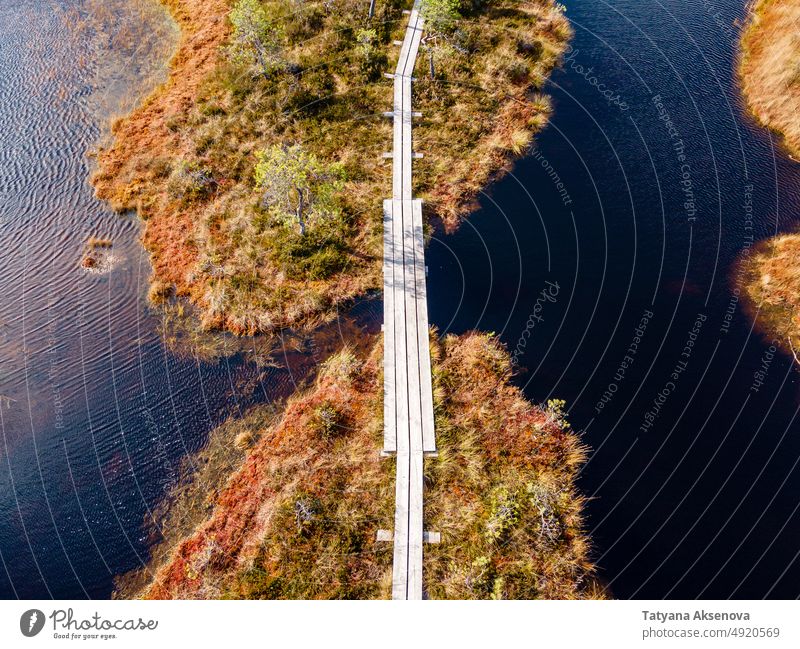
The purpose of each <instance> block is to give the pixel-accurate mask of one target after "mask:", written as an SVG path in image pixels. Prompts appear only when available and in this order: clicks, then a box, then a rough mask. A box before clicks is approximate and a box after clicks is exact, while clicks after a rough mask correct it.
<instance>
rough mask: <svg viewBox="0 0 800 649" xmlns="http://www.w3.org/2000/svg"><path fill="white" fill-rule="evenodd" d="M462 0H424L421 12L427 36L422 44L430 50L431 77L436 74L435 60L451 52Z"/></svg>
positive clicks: (429, 65)
mask: <svg viewBox="0 0 800 649" xmlns="http://www.w3.org/2000/svg"><path fill="white" fill-rule="evenodd" d="M460 7H461V3H460V0H423V2H422V7H421V13H422V17H423V18H424V19H425V31H426V34H425V37H424V38H423V39H422V45H423V47H425V49H426V50H427V52H428V67H429V71H430V77H431V79H433V78H434V77H435V76H436V75H435V71H434V61H435V60H436V59H445V58H447V57H448V56H449V55H450V54H451V52H450V50H451V47H450V43H449V41H450V38H451V36H452V34H453V31H454V30H455V27H456V24H457V23H458V21H459V19H460V18H461V12H460V11H459V9H460Z"/></svg>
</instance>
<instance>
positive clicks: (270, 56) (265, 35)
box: [228, 0, 286, 78]
mask: <svg viewBox="0 0 800 649" xmlns="http://www.w3.org/2000/svg"><path fill="white" fill-rule="evenodd" d="M230 21H231V26H232V27H233V34H232V36H231V42H230V45H229V46H228V53H229V55H230V56H231V58H232V59H233V60H234V61H236V62H237V63H244V64H251V65H253V64H254V65H257V66H258V68H259V71H260V72H261V74H263V75H264V77H265V78H269V76H270V75H272V74H273V73H274V72H277V71H279V70H281V69H283V68H284V67H286V62H285V61H284V59H283V57H282V56H281V48H280V41H281V34H280V32H279V31H278V29H276V28H275V27H274V26H272V25H271V24H270V21H269V19H268V18H267V12H266V11H264V7H262V6H261V4H260V3H259V1H258V0H238V2H237V3H236V4H235V5H234V7H233V9H232V10H231V13H230Z"/></svg>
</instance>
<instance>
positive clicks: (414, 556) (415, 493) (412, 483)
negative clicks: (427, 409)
mask: <svg viewBox="0 0 800 649" xmlns="http://www.w3.org/2000/svg"><path fill="white" fill-rule="evenodd" d="M422 481H423V476H422V449H414V450H412V452H411V455H410V470H409V487H408V490H409V503H408V547H407V552H408V582H407V584H408V586H407V589H408V591H407V595H406V597H407V599H422V533H423V530H422Z"/></svg>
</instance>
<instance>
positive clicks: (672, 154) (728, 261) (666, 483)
mask: <svg viewBox="0 0 800 649" xmlns="http://www.w3.org/2000/svg"><path fill="white" fill-rule="evenodd" d="M68 4H69V3H68V2H65V3H64V5H68ZM567 4H568V8H569V11H568V15H569V16H570V18H571V19H572V21H573V26H574V29H575V41H574V47H575V50H576V52H575V54H574V56H573V58H572V60H571V61H570V62H568V63H567V65H566V66H565V69H564V71H562V72H560V73H558V74H556V75H555V77H554V79H553V81H552V83H551V84H550V89H549V91H551V92H552V94H553V95H554V97H555V114H554V119H553V122H552V124H551V126H550V127H548V129H547V130H546V131H545V132H544V133H543V134H542V135H541V136H540V137H539V138H538V141H537V153H535V154H534V155H532V156H531V157H530V158H528V159H527V160H525V161H524V162H522V163H520V164H519V165H518V166H517V168H516V170H515V173H514V175H513V176H511V177H508V178H507V179H506V180H504V181H503V182H502V183H500V184H499V185H498V186H496V187H495V188H494V189H493V191H492V193H491V195H490V196H486V197H484V199H483V201H482V205H483V206H482V209H481V211H480V212H478V213H477V214H475V215H474V217H473V218H472V219H471V220H470V222H468V223H467V224H466V225H465V226H464V227H463V228H462V229H461V231H460V232H459V233H458V234H457V235H455V236H451V237H439V238H437V239H435V240H434V242H433V244H432V245H431V247H430V251H429V258H428V265H429V267H430V277H429V282H430V294H431V300H430V302H431V304H430V310H431V317H432V319H433V321H434V322H435V323H436V324H437V325H438V326H439V327H440V328H441V329H442V330H445V331H446V330H449V331H464V330H467V329H471V328H480V329H488V330H494V331H496V332H498V333H499V334H500V335H501V336H502V338H503V340H504V341H505V342H506V343H507V344H508V346H509V348H510V349H511V350H512V352H515V354H516V356H517V358H518V360H519V362H520V365H521V366H523V367H524V368H526V370H527V371H526V372H525V373H523V374H522V375H521V376H520V381H521V383H522V384H524V386H525V390H526V392H527V393H528V395H529V396H530V397H532V398H533V399H535V400H538V401H544V400H546V399H548V398H554V397H557V398H563V399H565V400H566V401H567V405H568V408H569V414H570V419H571V421H572V422H573V425H574V426H575V427H576V428H577V429H580V430H584V431H585V440H586V442H587V443H588V444H589V445H590V446H591V447H592V449H593V452H592V454H591V458H590V460H589V462H588V464H587V465H586V467H585V469H584V471H583V474H582V477H581V486H582V488H583V490H584V491H585V492H586V494H587V495H589V496H590V497H591V498H592V500H591V502H590V504H589V512H588V513H589V516H588V521H587V527H588V529H589V530H590V531H591V533H592V535H593V538H594V542H595V546H596V552H595V554H596V559H597V562H598V564H599V566H600V568H601V571H602V574H603V576H604V577H605V578H606V579H607V581H608V582H609V583H610V585H611V588H612V589H613V592H614V593H615V595H617V596H618V597H655V598H659V597H722V598H724V597H796V596H797V595H798V591H799V590H800V587H798V585H797V584H798V583H800V579H799V578H800V565H799V564H798V561H797V554H798V553H800V544H798V541H797V539H798V538H800V512H798V508H800V504H799V503H800V500H798V498H797V493H798V492H800V469H799V468H798V460H800V427H798V423H797V420H796V415H797V409H798V384H797V374H796V372H795V371H794V370H793V368H792V365H791V363H790V362H789V361H788V360H787V359H786V358H785V357H783V356H781V355H780V354H774V355H773V354H772V352H770V342H769V340H767V341H766V342H765V341H764V340H763V338H762V337H761V336H760V335H758V334H757V333H755V332H754V331H753V330H752V327H751V322H750V320H749V319H748V318H746V317H745V316H744V315H743V313H742V310H741V307H740V305H738V304H737V301H736V292H737V291H738V289H739V285H738V283H737V278H736V276H735V275H732V262H733V261H734V260H735V259H736V257H737V255H738V254H739V253H740V251H742V250H743V249H745V248H747V247H748V246H749V245H750V244H751V243H752V242H753V241H755V240H758V239H761V238H764V237H767V236H769V235H770V234H773V233H775V232H776V231H781V230H785V229H788V228H791V227H793V225H794V223H795V219H796V216H797V212H798V210H797V208H798V205H799V204H800V167H798V165H796V164H795V163H793V162H792V161H790V160H789V159H788V158H787V157H786V156H784V155H783V154H782V153H781V152H780V150H779V147H778V145H777V143H776V142H774V141H773V140H772V139H771V137H770V135H769V134H768V133H766V132H764V131H763V130H761V129H759V128H758V127H756V126H755V125H753V124H752V123H751V121H750V120H749V119H748V118H747V117H746V115H745V114H744V113H743V110H742V102H741V99H740V97H739V95H738V92H737V89H736V85H735V82H734V74H733V68H734V56H735V50H736V39H737V36H738V35H737V30H736V28H734V27H733V22H734V20H735V19H737V18H738V19H741V18H742V17H743V6H742V5H743V3H742V2H741V1H739V0H713V1H712V0H707V1H706V2H701V1H686V0H680V1H671V2H658V1H655V0H629V1H624V2H612V3H606V2H603V1H600V0H568V2H567ZM64 5H62V4H58V3H55V2H50V3H48V2H41V1H39V2H34V1H33V0H29V1H28V2H22V3H21V2H18V1H16V0H13V1H12V0H0V71H2V74H1V75H0V122H1V123H2V124H3V128H2V130H0V192H2V196H1V197H0V198H2V200H0V249H2V250H3V255H2V259H3V261H4V264H3V273H2V274H1V275H0V295H2V300H0V358H2V369H0V395H2V398H0V431H2V438H3V439H2V446H0V559H1V560H2V566H0V595H2V596H5V597H47V596H54V597H86V596H89V597H105V596H108V595H109V594H110V592H111V588H112V579H113V576H114V575H115V574H119V573H120V572H124V571H126V570H128V569H130V568H133V567H136V566H138V565H139V564H140V563H141V562H142V561H144V560H145V559H146V557H147V547H148V539H149V538H150V537H149V535H150V533H151V532H152V526H151V525H150V521H149V517H150V513H151V511H152V509H153V507H154V506H155V505H156V504H157V503H158V502H159V501H160V500H161V498H162V496H163V494H164V492H165V490H166V489H168V488H169V487H170V486H171V485H173V484H174V483H175V481H176V480H177V477H178V467H179V463H180V460H181V458H183V457H184V456H185V455H186V454H187V453H190V452H191V451H193V450H195V449H197V448H199V447H200V446H201V445H202V444H203V441H204V439H205V435H206V433H207V431H208V430H209V429H210V428H211V427H212V426H213V425H215V424H216V423H218V422H219V421H221V420H222V419H224V418H225V417H226V416H228V415H230V414H237V413H238V412H240V411H241V410H242V409H244V408H246V407H247V406H248V405H249V404H251V403H254V402H257V401H269V400H272V399H274V398H275V397H276V396H280V395H283V394H286V393H287V392H288V391H289V390H290V389H291V388H292V386H293V384H294V381H295V380H296V377H297V376H298V372H299V373H302V370H294V371H291V372H290V371H287V370H285V369H280V368H273V367H267V366H263V365H260V364H258V363H254V362H250V361H249V360H248V358H249V357H248V355H246V354H241V353H238V354H233V355H231V354H230V353H224V352H225V349H223V353H221V354H219V355H218V358H217V359H216V360H213V359H212V360H209V359H206V357H205V356H202V355H200V354H199V352H198V349H197V348H196V347H193V346H191V345H189V346H183V347H181V348H179V349H177V350H176V349H175V348H174V346H167V345H165V343H164V336H162V331H161V327H160V323H161V321H160V317H159V316H158V315H157V314H154V313H152V312H151V311H150V310H148V308H147V306H146V302H145V300H144V296H143V292H144V286H145V285H146V278H147V276H148V274H149V267H148V264H147V259H146V256H145V255H144V253H143V252H142V250H141V247H140V246H139V245H138V243H137V237H138V227H139V226H138V224H137V222H136V221H135V219H133V218H129V217H120V216H117V215H114V214H111V213H110V212H109V211H108V210H107V208H106V207H105V205H103V204H102V203H101V202H98V201H97V200H95V199H94V198H93V196H92V192H91V189H90V188H89V186H88V184H87V182H86V179H87V176H88V173H89V170H90V169H89V164H88V160H87V159H86V157H85V155H84V154H85V152H86V151H87V150H88V149H90V148H91V147H92V146H93V145H94V144H95V143H96V142H97V139H98V137H99V136H100V134H101V133H100V126H101V125H103V124H106V123H107V119H108V115H109V110H108V105H109V103H110V104H112V105H113V104H114V101H115V100H119V101H120V102H121V101H122V99H123V98H122V97H108V96H106V97H104V98H103V99H104V101H102V102H98V101H97V90H98V88H103V89H106V90H107V89H108V88H112V89H114V88H117V87H121V88H125V89H126V90H128V91H129V90H130V89H131V88H138V90H139V91H140V92H144V91H145V90H146V87H145V86H146V85H147V84H146V83H145V82H144V81H143V80H142V79H141V78H140V77H141V76H142V75H139V76H137V71H138V70H139V67H137V66H138V64H140V63H142V61H140V60H139V59H138V58H137V56H143V55H141V53H139V54H137V53H136V52H133V53H132V54H131V57H132V59H131V60H130V61H126V62H125V63H126V65H123V66H122V68H124V69H125V70H126V71H128V72H129V73H130V74H131V75H132V76H131V77H130V78H125V79H122V80H121V81H120V80H119V79H118V80H117V83H112V82H110V81H109V80H108V79H107V78H106V79H101V77H99V76H98V72H100V71H101V70H102V68H98V67H97V65H96V62H97V61H100V60H103V59H104V54H108V53H104V52H102V51H100V52H97V51H94V52H90V53H88V56H87V53H86V52H84V51H78V50H81V47H82V45H80V44H75V43H71V42H70V39H69V38H67V31H65V27H64V26H63V24H62V22H61V21H60V19H59V18H58V16H57V13H56V12H54V11H53V9H54V8H60V7H63V6H64ZM73 48H78V50H74V49H73ZM80 57H84V58H88V60H89V61H92V62H94V63H93V64H91V65H85V66H78V69H76V70H72V69H64V68H63V67H60V68H59V69H58V74H54V73H53V66H52V61H56V60H57V61H75V60H78V59H79V58H80ZM106 62H107V61H106ZM579 66H583V69H580V68H579ZM589 67H592V68H593V70H592V71H591V72H587V71H586V70H585V68H589ZM587 77H589V79H587ZM595 79H596V81H595ZM593 83H594V84H604V89H608V90H610V91H611V92H610V94H611V95H612V96H613V97H615V100H614V101H611V102H610V101H608V100H607V99H606V98H605V97H604V96H603V95H601V93H600V91H599V90H598V89H597V87H596V86H595V85H593ZM106 94H108V93H106ZM654 98H656V101H654ZM623 102H624V104H623V105H622V106H620V104H622V103H623ZM659 106H660V107H661V108H659ZM659 111H661V113H659ZM659 117H661V119H659ZM680 156H685V159H681V158H680ZM553 174H558V177H559V179H560V182H561V183H562V184H563V186H562V187H558V186H556V184H555V182H556V180H555V178H554V176H553ZM682 182H683V186H682V184H681V183H682ZM746 205H748V206H749V207H746ZM91 235H97V236H104V237H110V238H112V239H113V240H114V248H113V255H114V257H115V264H114V266H113V269H112V270H111V271H110V272H107V273H101V274H90V273H86V272H85V271H83V270H81V269H80V268H79V261H80V258H81V255H82V251H83V246H84V242H85V241H86V239H87V238H88V237H89V236H91ZM555 284H557V285H558V288H557V289H556V288H555ZM543 290H545V291H549V297H543V295H542V293H541V292H542V291H543ZM649 313H652V316H647V315H646V314H649ZM371 317H372V316H368V319H369V318H371ZM643 317H647V322H645V323H643ZM642 324H644V325H645V326H644V330H643V331H642V329H641V325H642ZM637 328H638V329H639V330H638V332H637ZM637 339H639V340H638V341H637ZM690 342H691V343H693V344H692V345H691V346H690V345H689V344H688V343H690ZM637 343H638V347H637V348H636V351H635V352H631V351H629V350H630V349H631V348H632V345H633V344H637ZM215 345H216V346H217V347H220V346H221V347H223V348H225V347H226V346H227V345H233V341H231V340H230V339H226V338H219V339H216V341H215ZM293 346H294V347H297V345H295V344H293ZM300 347H301V349H302V345H300ZM287 349H288V347H287ZM228 351H230V350H228ZM312 356H313V354H311V355H309V354H302V353H299V354H298V353H295V352H286V353H285V354H279V360H280V361H281V362H282V364H284V365H289V366H290V367H295V366H302V365H303V359H306V365H308V361H309V359H310V358H311V357H312ZM626 356H627V357H629V358H628V359H627V360H626ZM773 356H774V357H773ZM295 357H297V358H295ZM293 358H295V360H293ZM204 359H205V360H204ZM298 359H299V360H298ZM626 364H627V366H626ZM620 368H622V371H620ZM759 369H762V370H765V372H764V373H765V376H761V375H759V377H758V378H756V377H755V376H754V374H755V373H757V372H758V371H759ZM672 374H674V375H675V376H674V377H673V376H671V375H672ZM604 393H605V397H604ZM659 394H662V395H664V396H662V397H659ZM654 400H658V403H655V402H654ZM600 404H602V408H601V407H599V406H600ZM648 413H649V414H648ZM651 422H652V423H651Z"/></svg>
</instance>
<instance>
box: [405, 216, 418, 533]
mask: <svg viewBox="0 0 800 649" xmlns="http://www.w3.org/2000/svg"><path fill="white" fill-rule="evenodd" d="M412 205H413V201H410V200H408V201H402V210H403V250H404V255H403V258H404V270H403V274H404V278H405V291H404V294H405V295H404V297H405V308H406V322H405V331H406V363H407V366H408V370H407V376H408V427H409V435H410V441H409V448H410V450H411V452H412V453H419V454H420V455H421V454H422V399H421V394H422V391H421V386H420V383H419V376H420V372H419V349H418V347H419V336H418V335H417V329H418V324H419V322H418V320H417V276H416V275H417V273H416V271H417V265H416V254H415V253H416V250H415V246H414V218H413V207H412ZM421 534H422V532H420V538H422V537H421Z"/></svg>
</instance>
